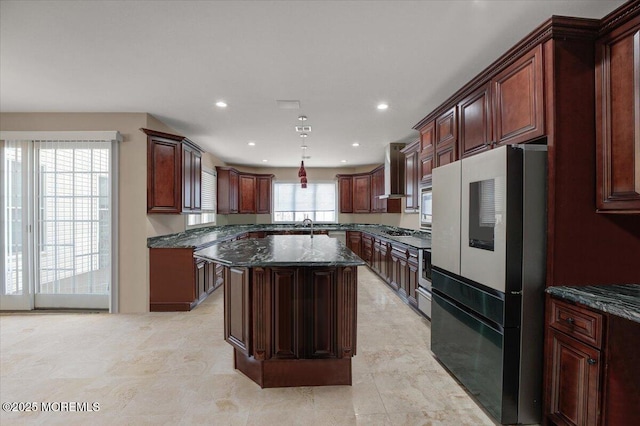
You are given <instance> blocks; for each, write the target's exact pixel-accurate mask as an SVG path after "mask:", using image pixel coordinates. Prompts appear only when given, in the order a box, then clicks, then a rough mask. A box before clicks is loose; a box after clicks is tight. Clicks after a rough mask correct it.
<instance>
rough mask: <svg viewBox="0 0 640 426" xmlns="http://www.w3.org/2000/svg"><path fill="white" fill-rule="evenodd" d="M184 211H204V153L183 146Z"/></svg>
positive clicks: (185, 145)
mask: <svg viewBox="0 0 640 426" xmlns="http://www.w3.org/2000/svg"><path fill="white" fill-rule="evenodd" d="M181 145H182V182H183V184H182V188H183V189H182V211H183V212H193V211H199V210H201V209H202V153H201V152H200V151H198V150H196V149H194V148H193V147H192V146H190V145H188V144H187V143H185V142H183V143H182V144H181Z"/></svg>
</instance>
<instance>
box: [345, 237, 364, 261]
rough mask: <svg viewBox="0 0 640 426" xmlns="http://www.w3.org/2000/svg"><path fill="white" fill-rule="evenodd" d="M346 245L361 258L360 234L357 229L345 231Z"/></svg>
mask: <svg viewBox="0 0 640 426" xmlns="http://www.w3.org/2000/svg"><path fill="white" fill-rule="evenodd" d="M347 247H349V249H350V250H351V251H352V252H354V253H355V254H356V255H357V256H358V257H360V258H362V234H361V233H360V232H358V231H347Z"/></svg>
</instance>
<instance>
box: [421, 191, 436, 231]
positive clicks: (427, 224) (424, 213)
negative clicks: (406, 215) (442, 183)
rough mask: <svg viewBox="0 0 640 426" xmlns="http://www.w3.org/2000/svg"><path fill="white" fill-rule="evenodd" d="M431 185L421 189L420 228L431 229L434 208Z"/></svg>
mask: <svg viewBox="0 0 640 426" xmlns="http://www.w3.org/2000/svg"><path fill="white" fill-rule="evenodd" d="M431 194H432V191H431V187H423V188H422V189H420V229H422V230H425V231H431V218H432V215H433V208H432V202H431V198H432V197H431Z"/></svg>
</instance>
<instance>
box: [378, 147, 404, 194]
mask: <svg viewBox="0 0 640 426" xmlns="http://www.w3.org/2000/svg"><path fill="white" fill-rule="evenodd" d="M405 145H406V144H404V143H399V142H394V143H390V144H388V145H387V146H386V147H385V150H384V194H383V195H380V196H378V198H402V197H406V194H405V192H404V189H405V188H404V154H403V153H402V152H400V150H401V149H402V148H404V147H405Z"/></svg>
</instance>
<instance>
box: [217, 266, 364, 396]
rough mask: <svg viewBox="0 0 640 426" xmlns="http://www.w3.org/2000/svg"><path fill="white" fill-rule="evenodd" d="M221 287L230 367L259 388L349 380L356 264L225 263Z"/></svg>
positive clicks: (354, 326) (354, 345)
mask: <svg viewBox="0 0 640 426" xmlns="http://www.w3.org/2000/svg"><path fill="white" fill-rule="evenodd" d="M224 289H225V291H224V304H225V309H224V316H225V321H224V329H225V340H226V341H227V342H228V343H230V344H231V345H232V346H233V347H234V348H235V354H234V359H235V363H234V365H235V368H237V369H239V370H240V371H242V372H243V373H244V374H246V375H247V376H248V377H249V378H251V379H252V380H254V381H255V382H256V383H258V384H259V385H260V386H261V387H281V386H311V385H329V384H334V385H335V384H340V385H345V384H346V385H348V384H351V357H352V356H353V355H355V353H356V315H355V314H356V294H357V268H353V267H310V266H309V267H268V268H262V267H254V268H234V267H225V282H224ZM312 362H315V363H314V364H310V363H312Z"/></svg>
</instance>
